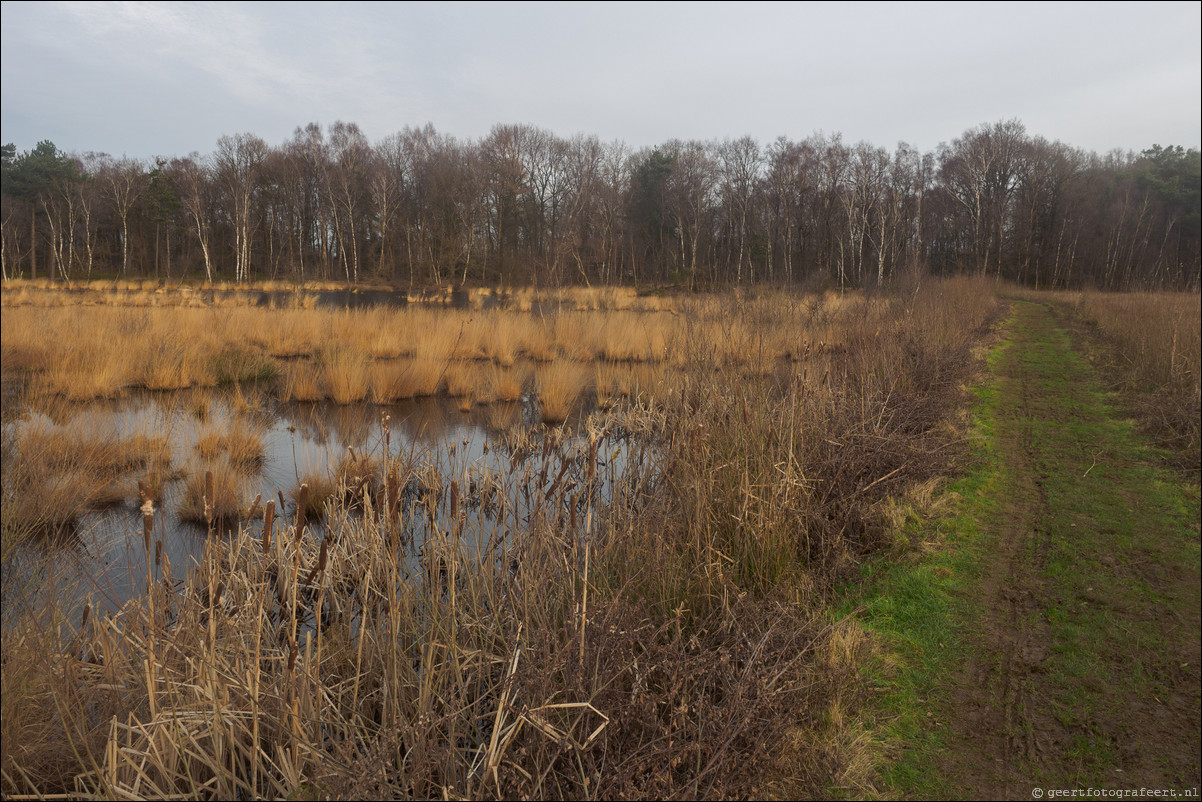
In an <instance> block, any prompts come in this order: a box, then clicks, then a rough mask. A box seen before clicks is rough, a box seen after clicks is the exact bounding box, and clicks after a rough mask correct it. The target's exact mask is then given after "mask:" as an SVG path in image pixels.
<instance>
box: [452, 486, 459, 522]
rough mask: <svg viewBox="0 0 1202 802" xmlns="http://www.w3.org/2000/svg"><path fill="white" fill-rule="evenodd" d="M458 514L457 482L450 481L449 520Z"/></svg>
mask: <svg viewBox="0 0 1202 802" xmlns="http://www.w3.org/2000/svg"><path fill="white" fill-rule="evenodd" d="M458 516H459V482H457V481H452V482H451V520H454V519H455V518H457V517H458Z"/></svg>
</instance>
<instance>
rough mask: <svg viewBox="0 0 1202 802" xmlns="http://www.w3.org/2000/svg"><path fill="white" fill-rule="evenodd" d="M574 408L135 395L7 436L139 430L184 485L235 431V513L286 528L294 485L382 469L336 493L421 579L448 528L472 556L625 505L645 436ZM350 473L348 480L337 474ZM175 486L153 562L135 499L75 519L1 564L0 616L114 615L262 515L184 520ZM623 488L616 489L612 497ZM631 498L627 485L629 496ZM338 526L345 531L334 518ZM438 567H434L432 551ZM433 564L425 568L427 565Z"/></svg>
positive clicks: (166, 499)
mask: <svg viewBox="0 0 1202 802" xmlns="http://www.w3.org/2000/svg"><path fill="white" fill-rule="evenodd" d="M586 413H587V410H579V411H578V412H577V414H576V416H575V417H574V418H573V419H572V420H571V421H569V424H568V425H567V426H565V427H562V428H561V429H558V430H548V429H546V428H545V427H543V426H542V425H541V423H539V422H538V409H537V404H536V403H535V402H534V401H533V400H532V399H530V398H524V399H523V400H522V401H519V402H513V403H508V404H491V405H486V406H484V405H480V406H475V407H473V408H472V409H471V410H470V411H468V412H466V413H464V412H460V411H459V410H458V409H457V408H455V407H453V406H452V405H451V402H449V401H447V400H446V399H438V398H428V399H419V400H414V401H408V402H404V403H399V404H392V405H383V406H377V405H336V404H330V403H323V402H317V403H300V402H289V403H279V402H277V401H275V400H274V399H273V398H271V397H270V396H266V395H262V396H256V395H254V394H246V393H243V392H241V391H234V392H229V393H213V392H203V391H184V392H179V393H170V394H151V393H146V394H140V395H135V396H131V397H128V398H124V399H118V400H108V401H96V402H93V403H87V404H77V405H71V406H68V405H52V406H51V407H50V408H48V409H46V410H41V411H26V412H24V413H23V414H21V415H20V416H19V417H17V418H16V419H15V420H12V421H10V422H8V423H6V424H5V427H4V428H5V437H6V438H10V440H11V441H15V442H20V440H21V435H22V431H23V430H24V429H28V428H31V427H43V428H45V427H66V428H69V429H70V430H72V431H74V432H79V431H87V432H90V433H92V434H93V435H94V436H102V437H112V438H128V437H133V436H137V435H149V436H152V437H162V438H165V439H166V440H167V443H168V444H169V449H170V458H171V462H172V464H173V465H174V466H176V467H177V468H180V469H182V470H183V471H184V472H186V473H187V474H189V475H191V476H194V477H201V476H203V474H204V471H205V470H206V469H211V467H210V466H211V465H212V464H213V463H212V462H211V460H207V459H204V458H202V457H201V456H200V454H198V448H197V444H198V442H199V441H201V440H202V438H205V437H206V436H211V435H212V434H213V433H229V432H232V431H236V430H238V431H246V432H249V433H250V434H251V435H253V436H254V437H256V438H258V440H259V441H260V442H261V445H262V454H261V459H259V460H257V461H256V462H255V470H253V471H251V472H248V473H247V474H246V475H243V476H241V477H240V478H239V480H238V481H239V483H240V485H239V488H240V493H241V495H242V497H243V498H242V500H241V508H242V509H246V507H248V506H250V503H251V500H253V499H255V498H256V496H257V497H259V498H260V499H261V501H262V504H261V505H259V506H260V509H261V508H262V506H263V505H265V504H266V502H267V501H268V500H274V501H275V502H276V504H277V505H278V506H277V510H276V514H277V520H278V521H280V522H281V523H285V522H292V521H295V520H296V519H297V502H296V498H295V491H296V489H297V486H298V485H299V484H300V483H301V482H305V481H314V478H315V477H316V478H322V477H325V478H327V480H328V479H329V478H331V477H337V476H338V475H339V471H340V470H344V467H345V463H346V461H347V456H348V454H349V455H353V456H354V458H355V459H357V460H360V461H362V462H364V464H372V465H375V466H377V475H376V476H375V477H374V478H373V480H372V482H373V486H372V488H371V489H370V492H368V493H366V494H363V493H359V495H358V496H356V495H355V493H356V488H355V487H350V488H347V487H345V486H344V487H342V488H340V489H339V490H338V491H337V492H339V493H342V494H348V493H349V496H348V495H344V496H343V498H350V499H351V500H354V501H356V502H357V504H356V505H354V506H355V509H353V510H352V511H351V512H350V513H346V514H350V515H355V514H358V515H362V514H363V512H364V509H365V508H366V509H368V510H372V511H373V514H378V513H379V512H380V511H381V508H382V507H383V506H385V505H387V507H389V508H390V509H388V510H386V513H387V514H388V517H389V523H388V525H389V526H392V527H397V531H398V536H397V545H398V548H400V549H402V550H403V556H404V558H405V562H406V563H407V564H408V565H409V568H410V573H411V575H412V576H417V575H419V574H421V573H422V572H423V569H422V565H423V560H425V561H426V562H427V563H428V562H429V560H430V559H432V557H431V555H432V554H433V553H434V551H436V549H435V546H436V545H437V548H446V547H447V546H446V542H447V537H448V534H449V533H452V532H454V533H455V548H457V549H462V550H463V551H464V554H465V555H466V556H469V557H471V558H472V559H473V560H480V559H485V557H486V555H494V556H496V555H500V554H503V553H504V551H505V550H506V549H507V547H508V545H509V541H508V539H509V538H510V537H511V536H512V533H513V532H515V531H522V530H524V529H527V528H529V527H531V526H532V525H535V524H538V525H540V526H550V527H553V528H556V529H558V530H563V531H569V530H570V531H572V532H577V531H582V530H583V525H582V522H583V521H584V519H585V518H586V516H587V515H589V514H590V513H591V512H594V511H596V510H597V509H599V508H600V507H602V506H604V505H606V504H609V503H610V502H612V501H613V500H614V494H615V493H616V492H620V493H621V494H622V497H623V500H624V503H627V502H629V497H630V496H631V493H632V489H631V488H632V487H637V486H638V482H637V481H636V482H633V483H632V482H630V481H629V476H628V475H630V474H634V475H638V476H642V475H643V474H644V473H647V472H648V471H650V470H651V465H652V460H651V457H650V453H649V450H648V446H647V444H646V443H645V442H642V441H640V440H639V439H637V438H634V437H631V436H630V435H629V434H626V433H622V434H617V433H615V432H616V430H617V427H613V426H610V423H609V420H610V419H609V418H608V417H607V416H603V415H600V414H599V413H598V414H586ZM343 478H344V479H345V475H344V476H343ZM187 485H188V481H187V480H186V479H174V480H172V481H169V482H167V483H166V484H165V486H164V487H163V489H162V498H161V501H160V502H159V503H157V504H156V505H155V511H154V518H153V534H152V538H151V543H152V544H153V545H151V547H150V550H149V552H148V549H147V545H146V542H145V540H144V538H143V517H142V513H141V511H140V509H139V505H140V501H139V499H138V498H137V497H136V496H134V495H131V496H130V497H128V498H126V499H125V500H124V501H123V502H122V503H120V504H117V505H114V506H111V507H109V508H107V509H103V510H94V511H89V512H87V513H85V514H83V515H82V516H80V518H79V519H78V522H77V525H76V526H75V528H74V531H73V534H72V537H71V538H70V539H69V545H70V548H63V547H62V546H61V544H60V545H57V546H50V545H49V544H48V543H46V542H33V543H30V544H28V545H27V546H26V547H25V549H26V550H25V551H24V552H21V553H18V554H15V555H12V557H11V559H9V560H7V561H6V562H5V564H4V606H5V618H6V619H8V618H9V616H10V614H11V613H12V610H14V609H18V608H25V609H28V608H29V607H31V606H34V607H36V608H37V609H42V608H44V607H46V606H47V605H45V602H46V601H47V600H48V599H49V597H50V596H51V595H53V594H58V595H60V597H62V598H61V599H60V601H61V600H66V601H67V602H68V603H67V604H65V605H62V606H61V607H60V609H64V610H68V611H73V613H72V614H77V613H78V611H79V609H80V608H81V607H82V606H83V604H84V600H85V599H88V598H90V599H92V600H93V602H94V604H95V605H96V606H97V607H98V608H99V609H100V610H102V611H103V610H108V611H111V610H115V609H116V608H118V607H120V605H121V604H123V603H124V602H125V601H127V600H128V599H130V598H132V597H134V596H136V595H137V594H139V593H140V592H142V591H143V590H144V589H145V588H146V584H147V581H148V572H149V577H150V581H153V582H161V581H162V580H163V579H164V578H166V579H167V580H168V581H169V582H171V581H174V582H177V583H178V582H179V581H181V580H182V579H183V577H184V576H185V574H186V572H188V571H190V570H193V569H194V568H195V566H197V565H199V564H200V563H201V562H202V560H203V556H204V552H205V544H206V540H207V539H208V538H209V537H211V536H216V537H221V536H223V534H228V527H229V526H246V527H250V528H251V529H252V530H253V529H254V528H255V527H259V528H261V527H262V522H261V520H260V521H254V520H250V521H246V520H242V521H233V522H228V523H221V522H214V523H213V525H212V526H211V527H210V526H206V525H205V524H204V523H194V522H189V521H186V520H183V519H182V518H181V516H180V509H181V507H182V506H183V504H184V495H185V493H186V492H187ZM619 488H620V489H619ZM634 492H636V493H637V492H638V491H634ZM346 514H343V517H342V518H335V519H331V521H330V522H326V521H323V520H320V519H317V520H312V519H311V520H309V522H308V524H307V527H306V531H305V534H304V537H305V538H308V539H310V540H312V541H314V542H316V541H320V540H321V538H323V537H324V536H325V535H326V533H327V531H328V528H329V527H331V526H335V525H345V523H346V519H345V515H346ZM336 520H341V521H342V524H336V523H335V522H334V521H336ZM437 559H443V557H438V558H437ZM427 567H428V565H427Z"/></svg>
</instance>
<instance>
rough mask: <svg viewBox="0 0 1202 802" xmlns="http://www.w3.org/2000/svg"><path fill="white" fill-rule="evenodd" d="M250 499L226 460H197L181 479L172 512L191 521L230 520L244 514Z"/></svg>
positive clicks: (236, 471) (214, 521) (226, 521)
mask: <svg viewBox="0 0 1202 802" xmlns="http://www.w3.org/2000/svg"><path fill="white" fill-rule="evenodd" d="M250 502H251V499H250V498H249V497H248V496H247V493H246V489H245V487H244V485H243V480H242V479H241V478H240V471H239V470H238V469H237V468H236V467H235V466H234V465H232V464H231V463H230V462H229V460H228V459H224V458H223V459H217V460H213V461H212V462H204V463H201V465H200V466H199V467H197V468H196V469H195V470H193V471H192V472H191V474H190V475H189V476H188V478H187V480H185V482H184V487H183V492H182V494H181V497H180V501H179V507H178V508H177V509H176V513H177V514H178V515H179V517H180V519H181V520H184V521H190V522H192V523H202V524H210V523H218V522H220V523H231V522H234V521H237V520H238V519H240V518H244V517H246V516H247V514H248V512H249V510H250Z"/></svg>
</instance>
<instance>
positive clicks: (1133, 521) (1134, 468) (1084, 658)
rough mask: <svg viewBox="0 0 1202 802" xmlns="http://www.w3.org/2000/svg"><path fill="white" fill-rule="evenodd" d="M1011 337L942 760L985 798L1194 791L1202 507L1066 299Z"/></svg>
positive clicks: (1013, 329) (1038, 310)
mask: <svg viewBox="0 0 1202 802" xmlns="http://www.w3.org/2000/svg"><path fill="white" fill-rule="evenodd" d="M1009 333H1010V340H1009V342H1008V344H1007V345H1006V346H1005V347H1004V348H1003V350H1002V352H1001V353H1000V355H999V357H998V358H997V360H996V362H995V363H994V370H995V376H996V385H995V390H994V391H993V394H992V396H991V401H990V403H989V406H991V407H992V411H993V414H992V425H993V427H994V428H993V438H992V439H993V453H994V457H995V462H996V464H995V465H994V466H993V470H995V471H996V474H997V481H995V482H994V483H992V485H991V488H992V495H993V497H992V498H990V499H987V500H983V501H982V505H981V507H982V509H983V510H986V511H987V512H986V513H985V514H984V518H985V520H984V521H983V524H984V529H985V533H986V546H985V553H986V555H987V559H986V560H985V562H984V565H983V566H982V575H981V579H980V582H979V586H978V587H976V588H975V589H974V591H975V598H976V601H975V602H974V604H973V606H974V608H975V611H976V612H975V615H976V618H977V620H976V627H975V631H974V632H971V633H966V638H967V639H968V641H969V643H970V644H971V648H970V649H969V652H970V654H971V657H970V658H969V660H968V662H967V664H966V665H965V666H964V667H963V669H962V670H961V671H960V672H959V673H958V674H957V675H956V676H954V677H952V678H950V679H949V681H950V683H951V684H952V686H953V688H952V693H951V695H950V698H951V700H952V702H951V704H952V709H951V710H949V711H947V716H946V720H947V721H948V722H949V723H950V724H951V725H952V727H953V733H952V734H951V737H949V738H948V740H947V746H948V747H949V749H948V752H947V753H946V755H945V757H944V760H943V763H944V765H943V766H942V767H941V768H942V770H943V772H944V773H945V777H946V778H947V779H948V780H949V781H950V784H951V786H952V787H956V788H960V789H962V790H963V791H964V793H965V794H966V795H968V796H972V797H978V798H984V799H991V798H1002V799H1031V798H1033V796H1034V794H1035V793H1040V792H1036V791H1035V789H1036V788H1040V789H1059V788H1076V787H1080V788H1089V787H1093V788H1107V789H1132V788H1133V789H1139V788H1143V787H1147V788H1162V789H1175V790H1177V791H1178V793H1179V794H1180V793H1182V792H1183V791H1185V790H1188V789H1190V788H1194V789H1196V788H1197V787H1198V783H1199V752H1200V751H1202V743H1200V736H1199V708H1200V684H1202V677H1200V672H1199V665H1200V655H1199V633H1200V632H1202V621H1200V607H1202V605H1200V601H1199V565H1198V553H1199V552H1198V545H1197V544H1198V521H1197V512H1196V510H1197V507H1196V502H1193V503H1194V504H1195V506H1193V507H1192V511H1191V509H1190V506H1191V502H1189V501H1188V500H1183V499H1182V498H1181V496H1180V493H1179V492H1177V491H1175V489H1174V492H1170V489H1168V488H1166V487H1165V486H1164V483H1163V482H1161V481H1160V479H1159V478H1158V476H1159V475H1158V474H1157V473H1156V471H1155V469H1154V468H1153V467H1152V466H1151V465H1150V464H1149V460H1148V454H1147V452H1144V451H1142V450H1141V447H1140V446H1139V444H1138V441H1137V438H1135V437H1134V435H1133V434H1132V432H1131V430H1130V427H1129V426H1127V425H1126V424H1124V423H1123V422H1121V421H1118V420H1116V418H1115V414H1114V412H1113V410H1111V409H1110V408H1109V407H1108V406H1107V405H1106V403H1105V400H1106V397H1105V395H1104V393H1103V392H1102V390H1101V387H1100V385H1099V384H1098V379H1097V376H1096V374H1094V372H1093V371H1092V370H1091V369H1090V368H1089V366H1088V365H1087V364H1086V363H1085V362H1084V361H1083V360H1081V359H1080V358H1079V357H1077V356H1076V355H1075V354H1074V353H1073V352H1072V349H1071V347H1070V341H1069V339H1068V336H1067V334H1066V333H1065V332H1064V331H1063V330H1062V329H1060V328H1059V327H1058V326H1057V324H1056V322H1055V318H1054V316H1053V315H1052V313H1051V312H1050V310H1048V309H1047V308H1045V307H1043V306H1039V305H1034V304H1019V306H1018V307H1017V309H1016V316H1015V318H1014V319H1013V320H1012V321H1011V322H1010V324H1009ZM1191 518H1192V523H1191V520H1190V519H1191ZM1046 792H1047V791H1046V790H1043V791H1042V793H1046Z"/></svg>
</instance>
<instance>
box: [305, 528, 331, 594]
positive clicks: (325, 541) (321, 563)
mask: <svg viewBox="0 0 1202 802" xmlns="http://www.w3.org/2000/svg"><path fill="white" fill-rule="evenodd" d="M329 542H330V537H329V535H326V536H325V537H323V538H322V539H321V553H319V554H318V555H317V565H315V566H313V570H312V571H310V572H309V578H308V579H306V580H305V584H306V585H312V584H313V579H314V578H315V577H316V576H317V574H318V572H319V571H324V570H326V557H327V556H328V554H327V548H328V545H329Z"/></svg>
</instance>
